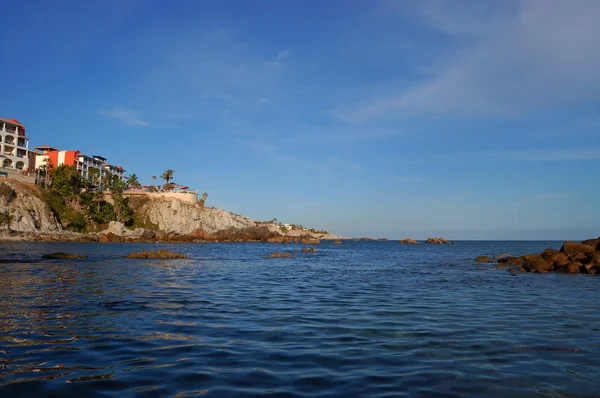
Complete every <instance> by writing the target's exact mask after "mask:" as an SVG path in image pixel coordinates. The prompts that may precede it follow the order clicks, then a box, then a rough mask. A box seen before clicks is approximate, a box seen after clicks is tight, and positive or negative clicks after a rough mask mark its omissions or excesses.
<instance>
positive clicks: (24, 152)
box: [0, 118, 29, 171]
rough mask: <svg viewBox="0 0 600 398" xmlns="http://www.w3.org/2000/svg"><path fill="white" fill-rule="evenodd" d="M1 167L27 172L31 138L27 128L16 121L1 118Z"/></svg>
mask: <svg viewBox="0 0 600 398" xmlns="http://www.w3.org/2000/svg"><path fill="white" fill-rule="evenodd" d="M0 138H1V139H2V142H1V146H0V166H2V167H5V168H9V169H17V170H23V171H26V170H28V169H29V138H27V137H26V136H25V126H24V125H23V124H21V123H20V122H19V121H18V120H15V119H3V118H0Z"/></svg>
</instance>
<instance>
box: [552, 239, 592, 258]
mask: <svg viewBox="0 0 600 398" xmlns="http://www.w3.org/2000/svg"><path fill="white" fill-rule="evenodd" d="M560 251H561V253H565V254H566V255H567V256H572V255H575V254H577V253H583V254H593V253H594V252H595V251H596V248H595V247H592V246H589V245H585V244H583V243H577V242H571V241H567V242H565V243H564V244H563V246H562V247H561V249H560Z"/></svg>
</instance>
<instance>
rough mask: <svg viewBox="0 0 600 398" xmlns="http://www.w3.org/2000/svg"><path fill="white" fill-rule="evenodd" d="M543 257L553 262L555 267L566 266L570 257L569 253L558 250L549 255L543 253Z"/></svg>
mask: <svg viewBox="0 0 600 398" xmlns="http://www.w3.org/2000/svg"><path fill="white" fill-rule="evenodd" d="M542 254H543V253H542ZM542 257H543V258H544V260H546V261H547V262H549V263H550V264H552V266H553V267H554V268H555V269H556V268H560V267H562V266H565V265H567V264H568V263H569V258H568V257H567V255H566V254H565V253H560V252H558V251H556V253H554V254H552V255H550V256H548V257H544V256H543V255H542Z"/></svg>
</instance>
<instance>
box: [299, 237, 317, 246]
mask: <svg viewBox="0 0 600 398" xmlns="http://www.w3.org/2000/svg"><path fill="white" fill-rule="evenodd" d="M300 242H301V243H302V244H303V245H318V244H320V243H321V241H320V240H319V239H317V238H305V239H302V240H301V241H300Z"/></svg>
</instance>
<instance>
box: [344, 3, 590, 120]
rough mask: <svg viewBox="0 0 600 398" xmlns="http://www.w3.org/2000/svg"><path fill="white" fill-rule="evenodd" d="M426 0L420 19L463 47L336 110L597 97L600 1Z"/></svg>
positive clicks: (407, 110) (444, 109)
mask: <svg viewBox="0 0 600 398" xmlns="http://www.w3.org/2000/svg"><path fill="white" fill-rule="evenodd" d="M425 4H426V5H425V6H424V8H423V10H422V11H423V15H424V16H425V19H426V20H427V21H428V22H429V23H430V24H432V27H433V28H435V29H437V30H439V31H440V32H442V33H444V34H446V35H448V39H449V40H454V41H456V42H458V43H459V44H460V46H461V48H462V50H461V51H457V53H456V55H455V57H454V59H453V60H451V61H446V62H441V63H440V64H439V65H437V66H436V68H435V69H437V72H434V73H433V74H432V75H431V76H430V77H429V78H426V79H424V80H423V81H421V82H418V83H416V84H414V85H412V86H410V87H409V88H407V89H404V90H399V91H398V92H396V93H394V94H390V95H388V96H384V97H380V98H376V99H374V100H369V101H367V102H364V103H362V104H359V105H357V106H350V107H343V108H341V109H338V110H337V111H336V112H335V115H336V116H338V117H339V118H341V119H343V120H346V121H353V122H361V121H365V120H371V119H376V118H381V117H394V116H406V115H414V114H458V115H466V116H481V115H503V116H512V115H519V114H522V113H526V112H531V111H537V110H545V109H551V108H553V107H558V106H569V105H577V104H578V103H580V102H583V101H586V100H589V99H594V98H600V73H598V70H600V51H598V49H597V48H598V47H597V46H598V44H597V43H598V37H600V23H598V21H600V2H598V1H596V0H579V1H576V2H567V1H562V0H522V1H520V2H517V3H508V2H501V3H500V2H485V3H482V2H476V3H460V4H457V3H454V2H428V3H425ZM482 4H483V5H482ZM499 4H502V8H500V7H501V6H499ZM511 4H517V7H512V8H511ZM465 5H468V6H465ZM484 5H487V6H484ZM457 9H458V11H457Z"/></svg>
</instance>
